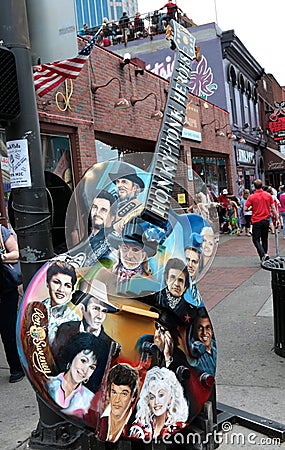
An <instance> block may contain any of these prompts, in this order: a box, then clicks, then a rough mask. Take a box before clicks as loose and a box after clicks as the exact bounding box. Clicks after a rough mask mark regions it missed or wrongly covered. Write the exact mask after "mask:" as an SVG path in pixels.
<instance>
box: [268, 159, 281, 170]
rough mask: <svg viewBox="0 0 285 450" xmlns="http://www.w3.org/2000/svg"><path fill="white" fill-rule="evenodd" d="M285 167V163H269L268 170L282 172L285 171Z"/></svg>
mask: <svg viewBox="0 0 285 450" xmlns="http://www.w3.org/2000/svg"><path fill="white" fill-rule="evenodd" d="M284 168H285V165H284V161H279V162H276V161H269V162H268V170H280V169H284Z"/></svg>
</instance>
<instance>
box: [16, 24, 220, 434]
mask: <svg viewBox="0 0 285 450" xmlns="http://www.w3.org/2000/svg"><path fill="white" fill-rule="evenodd" d="M173 27H174V29H175V33H176V34H177V35H176V38H175V43H176V45H177V40H178V41H179V40H181V41H182V42H184V43H183V45H182V50H181V52H182V53H181V54H182V63H181V64H182V66H180V67H179V65H178V68H176V69H177V73H176V74H174V83H175V84H174V87H173V89H170V93H169V98H170V100H169V101H168V105H167V108H166V113H165V118H164V123H163V125H162V128H161V132H160V137H159V140H158V145H157V148H156V152H155V157H154V161H153V165H152V168H151V171H150V172H149V173H148V172H145V171H143V170H141V169H139V168H138V167H136V166H133V165H130V164H126V163H124V162H118V161H108V162H105V163H100V164H97V165H94V166H93V167H92V168H91V169H90V170H89V171H88V172H87V174H86V175H85V176H84V178H83V179H82V181H81V182H80V184H79V186H78V187H77V189H76V192H75V193H74V195H73V198H72V199H71V201H70V205H69V208H68V214H67V220H66V229H67V236H66V241H67V243H68V248H69V250H68V252H67V253H65V254H62V255H58V256H57V257H55V258H54V259H53V260H51V261H50V262H48V263H46V264H45V265H44V266H43V267H42V268H41V269H40V270H39V271H38V273H37V274H36V275H35V276H34V278H33V279H32V281H31V283H30V285H29V286H28V288H27V290H26V292H25V295H24V297H23V299H22V303H21V306H20V311H19V318H18V325H17V327H18V330H17V331H18V333H17V334H18V336H19V343H18V344H19V352H20V356H21V360H22V363H23V366H24V368H25V371H26V373H27V376H28V377H29V379H30V381H31V383H32V385H33V387H34V388H35V390H36V391H37V393H38V395H40V396H41V397H42V398H43V399H44V400H45V401H46V402H47V403H48V404H49V405H50V406H51V407H52V408H53V409H54V410H55V411H56V412H57V413H59V414H62V415H63V417H65V418H66V419H67V420H69V421H72V422H74V423H76V424H79V425H81V426H84V427H87V428H88V429H89V430H90V429H92V430H93V431H94V433H95V434H96V436H97V437H98V439H100V440H102V441H108V442H117V441H118V440H119V439H131V440H140V441H143V442H151V441H159V440H163V439H164V438H166V439H168V441H169V440H171V437H172V436H173V435H174V434H176V433H183V434H184V435H187V429H188V427H189V425H190V424H191V422H192V421H193V419H194V418H195V417H196V416H197V414H199V412H200V411H201V409H202V408H203V405H204V403H205V402H206V401H207V400H208V399H209V396H210V394H211V391H212V389H213V384H214V381H215V369H216V341H215V336H214V332H213V327H212V324H211V321H210V318H209V315H208V313H207V309H206V306H205V303H206V301H204V299H202V297H201V295H200V294H199V291H198V289H197V281H198V279H199V277H200V276H201V274H203V273H205V270H206V269H207V267H208V265H209V263H210V262H211V261H212V259H213V257H214V254H215V251H216V246H217V240H216V239H215V232H214V230H215V224H214V223H213V222H211V221H210V220H207V219H206V218H205V217H202V216H201V215H198V214H184V212H183V210H182V209H181V208H180V207H179V205H178V204H176V203H175V202H174V200H173V199H172V197H171V194H172V187H173V184H174V176H175V173H176V169H177V165H178V153H179V147H180V145H179V136H180V135H181V132H182V127H183V123H184V122H183V120H184V119H183V117H184V116H183V114H185V105H183V104H182V103H183V102H182V96H184V97H185V98H186V99H187V98H188V91H187V90H186V91H185V89H184V88H185V86H186V85H187V83H186V78H185V77H186V72H187V73H188V71H189V74H190V69H189V70H188V66H187V64H186V63H187V60H188V59H189V58H190V59H193V55H192V53H193V52H192V53H191V55H190V56H191V57H190V56H189V57H188V55H187V53H186V52H185V49H184V46H186V44H187V45H188V46H189V37H188V33H187V35H186V34H185V35H184V31H183V30H184V29H181V27H180V26H179V25H178V24H174V25H173ZM177 27H178V29H176V28H177ZM185 33H186V32H185ZM177 36H178V37H177ZM191 39H192V37H191ZM178 43H179V42H178ZM192 44H193V42H192ZM181 67H182V68H181ZM174 72H175V71H174ZM184 78H185V79H184ZM175 92H176V94H175ZM175 101H176V103H177V102H178V103H177V104H176V105H175ZM177 105H178V106H177ZM179 124H180V125H179ZM174 136H175V139H174ZM180 139H181V136H180ZM177 146H178V149H177V148H176V147H177ZM120 180H127V181H130V182H131V183H132V186H133V188H134V186H135V189H133V191H132V192H131V195H129V196H127V195H126V190H125V192H124V189H126V188H124V187H121V185H120ZM106 193H107V194H106ZM102 194H103V196H102ZM107 199H108V200H107ZM110 199H111V200H110ZM106 202H107V205H109V210H108V211H107V212H106V211H105V210H106ZM108 202H109V203H108ZM111 203H112V204H111ZM100 208H101V209H100ZM107 209H108V208H107ZM104 214H105V216H104ZM103 216H104V217H105V218H104V217H103ZM90 228H91V230H90ZM94 230H95V231H94ZM207 239H212V244H211V246H210V245H209V242H208V241H207ZM206 241H207V242H206Z"/></svg>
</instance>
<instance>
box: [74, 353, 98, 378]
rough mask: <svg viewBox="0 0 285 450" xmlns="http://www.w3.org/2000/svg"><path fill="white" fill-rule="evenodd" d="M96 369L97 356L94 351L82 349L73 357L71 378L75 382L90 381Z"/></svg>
mask: <svg viewBox="0 0 285 450" xmlns="http://www.w3.org/2000/svg"><path fill="white" fill-rule="evenodd" d="M95 370H96V357H95V355H94V353H93V352H92V351H88V350H82V351H81V352H80V353H78V354H77V355H76V356H75V358H74V359H73V361H72V363H71V366H70V375H71V379H72V380H73V382H74V383H75V384H79V383H83V382H84V381H88V380H89V378H90V377H91V375H92V373H93V372H94V371H95Z"/></svg>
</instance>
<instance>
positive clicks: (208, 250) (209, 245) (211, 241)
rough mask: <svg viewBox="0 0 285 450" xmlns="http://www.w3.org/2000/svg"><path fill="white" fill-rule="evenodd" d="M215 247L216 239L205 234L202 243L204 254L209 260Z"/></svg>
mask: <svg viewBox="0 0 285 450" xmlns="http://www.w3.org/2000/svg"><path fill="white" fill-rule="evenodd" d="M214 246H215V238H214V236H213V235H211V234H205V235H204V236H203V242H202V245H201V247H202V250H203V252H204V255H205V256H207V257H208V258H209V257H210V256H212V254H213V251H214Z"/></svg>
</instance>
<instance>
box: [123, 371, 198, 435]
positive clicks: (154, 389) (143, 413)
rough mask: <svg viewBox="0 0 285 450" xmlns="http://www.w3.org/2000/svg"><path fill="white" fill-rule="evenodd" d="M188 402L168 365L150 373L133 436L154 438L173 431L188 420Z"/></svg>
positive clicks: (131, 430)
mask: <svg viewBox="0 0 285 450" xmlns="http://www.w3.org/2000/svg"><path fill="white" fill-rule="evenodd" d="M188 414H189V412H188V404H187V401H186V399H185V397H184V394H183V390H182V386H181V384H180V383H179V381H178V379H177V378H176V375H175V374H174V372H172V371H171V370H169V369H167V368H166V367H163V368H159V367H153V368H152V369H150V370H149V371H148V372H147V373H146V377H145V380H144V384H143V387H142V390H141V392H140V396H139V400H138V403H137V412H136V417H135V421H134V422H133V424H132V426H131V428H130V433H129V435H130V437H131V438H134V439H135V438H137V439H144V440H147V441H151V440H153V439H158V438H162V437H163V436H165V435H168V434H173V433H175V432H177V431H179V430H181V429H182V428H184V427H185V426H186V425H187V423H186V421H187V418H188Z"/></svg>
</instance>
